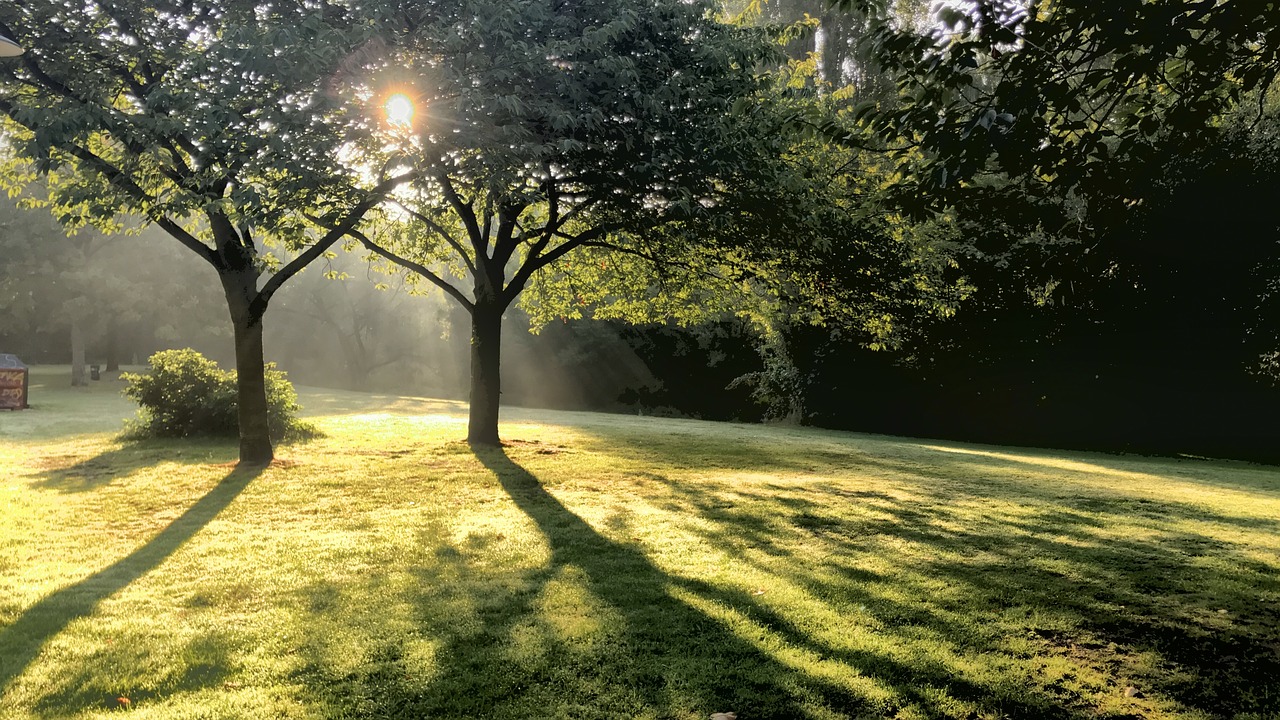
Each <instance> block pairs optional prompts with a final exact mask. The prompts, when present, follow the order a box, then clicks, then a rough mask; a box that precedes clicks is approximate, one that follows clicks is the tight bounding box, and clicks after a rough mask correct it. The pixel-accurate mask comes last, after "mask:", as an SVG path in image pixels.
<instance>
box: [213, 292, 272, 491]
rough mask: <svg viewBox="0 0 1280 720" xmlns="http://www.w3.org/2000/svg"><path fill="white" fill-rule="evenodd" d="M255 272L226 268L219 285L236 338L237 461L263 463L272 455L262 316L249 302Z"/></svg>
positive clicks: (246, 463)
mask: <svg viewBox="0 0 1280 720" xmlns="http://www.w3.org/2000/svg"><path fill="white" fill-rule="evenodd" d="M257 282H258V278H257V274H256V273H255V272H253V271H252V270H250V271H244V272H225V273H223V274H222V287H223V290H224V291H225V292H226V295H227V308H228V309H229V310H230V311H231V324H232V327H233V328H234V330H235V341H236V413H237V418H236V419H237V421H238V422H239V425H240V464H241V465H265V464H267V463H269V462H271V460H272V458H273V457H274V455H273V452H272V449H271V429H270V427H269V426H268V423H267V382H266V364H265V363H264V362H263V359H262V316H261V314H260V313H258V314H255V313H254V312H253V311H252V309H251V303H252V300H253V298H254V296H255V295H257V292H258V287H257Z"/></svg>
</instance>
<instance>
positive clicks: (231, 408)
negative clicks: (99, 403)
mask: <svg viewBox="0 0 1280 720" xmlns="http://www.w3.org/2000/svg"><path fill="white" fill-rule="evenodd" d="M148 362H149V363H150V364H151V371H150V372H149V373H146V374H144V375H135V374H132V373H125V374H123V375H121V376H120V377H121V379H122V380H124V381H126V382H127V383H128V385H127V386H126V387H125V389H124V394H125V396H127V397H128V398H129V399H131V400H133V401H135V402H137V403H138V405H139V406H140V411H139V417H138V419H137V420H136V421H135V422H134V423H132V424H131V426H130V428H129V434H130V435H131V436H134V437H193V436H215V437H235V436H236V434H237V427H238V424H237V420H236V419H237V408H236V401H237V392H236V374H235V372H234V371H227V370H223V369H221V368H219V367H218V365H217V363H215V362H213V361H212V360H209V359H208V358H206V357H204V356H203V355H201V354H200V353H198V352H196V351H195V350H191V349H190V348H185V349H182V350H164V351H161V352H158V353H156V354H155V355H152V356H151V359H150V360H149V361H148ZM266 383H267V408H268V415H267V417H268V422H269V423H270V428H271V437H272V439H274V440H279V439H282V438H290V437H301V436H306V435H309V434H311V433H312V432H313V430H312V429H311V427H310V426H309V425H307V424H306V423H304V422H302V421H300V420H298V411H299V410H300V409H301V407H300V406H299V405H298V394H297V392H295V391H294V389H293V385H292V383H290V382H289V380H288V378H286V377H285V374H284V373H283V372H281V371H279V370H276V369H275V366H274V365H268V366H267V368H266Z"/></svg>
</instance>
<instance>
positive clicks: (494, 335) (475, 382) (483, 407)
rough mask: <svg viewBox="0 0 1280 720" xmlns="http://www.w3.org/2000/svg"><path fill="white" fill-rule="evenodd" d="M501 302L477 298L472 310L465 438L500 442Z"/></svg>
mask: <svg viewBox="0 0 1280 720" xmlns="http://www.w3.org/2000/svg"><path fill="white" fill-rule="evenodd" d="M501 352H502V306H501V305H499V304H498V303H497V302H494V301H488V302H477V303H476V304H475V307H474V308H472V310H471V415H470V418H469V420H468V422H467V442H468V443H470V444H472V445H499V444H500V441H499V440H498V404H499V396H500V395H501V393H502V380H501V375H500V372H499V370H500V366H501Z"/></svg>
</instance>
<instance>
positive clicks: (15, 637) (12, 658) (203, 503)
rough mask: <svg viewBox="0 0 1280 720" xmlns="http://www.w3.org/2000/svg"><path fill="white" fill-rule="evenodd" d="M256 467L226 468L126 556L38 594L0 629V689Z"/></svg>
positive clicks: (155, 562) (218, 507)
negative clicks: (200, 494)
mask: <svg viewBox="0 0 1280 720" xmlns="http://www.w3.org/2000/svg"><path fill="white" fill-rule="evenodd" d="M261 472H262V469H261V468H238V469H235V470H233V471H231V473H230V474H228V475H227V476H226V477H225V478H223V479H222V481H220V482H219V483H218V484H217V485H216V486H214V487H213V489H211V490H210V491H209V492H208V493H206V494H205V495H204V496H203V497H202V498H200V499H199V500H197V501H196V502H195V504H193V505H192V506H191V507H189V508H187V510H186V512H184V513H183V514H182V515H181V516H179V517H178V518H177V519H175V520H174V521H173V522H171V523H170V524H169V525H168V526H167V527H165V529H164V530H161V531H160V532H159V533H157V534H156V535H155V536H154V537H152V538H151V539H150V540H148V541H147V542H146V543H145V544H144V545H142V546H141V547H139V548H138V549H137V550H134V551H133V552H132V553H130V554H129V555H128V556H126V557H124V558H121V559H119V560H117V561H116V562H114V563H112V564H111V565H109V566H107V567H105V568H103V569H101V570H99V571H97V572H95V573H94V574H92V575H90V576H88V577H86V578H84V579H83V580H80V581H79V582H77V583H74V584H72V585H68V586H66V587H64V588H62V589H60V590H57V591H56V592H54V593H52V594H50V595H48V596H46V597H44V598H42V599H41V600H40V601H39V602H37V603H36V604H35V605H33V606H31V607H29V608H27V609H26V610H25V611H24V612H23V613H22V615H21V616H19V617H18V619H17V620H16V621H14V622H13V623H12V624H11V625H9V626H7V627H4V628H0V690H3V689H4V688H7V687H8V686H9V685H10V684H11V683H12V682H13V681H14V680H15V679H16V678H17V677H18V676H19V675H21V674H22V672H23V671H24V670H25V669H26V668H27V667H28V666H29V665H30V664H31V662H32V661H33V660H35V659H36V657H37V656H38V655H39V654H40V650H41V648H43V647H44V645H45V643H46V642H48V641H49V640H50V639H52V638H53V637H54V636H56V635H57V634H58V633H60V632H62V631H63V630H64V629H65V628H66V627H67V626H68V625H70V624H71V623H72V622H74V621H75V620H78V619H80V618H83V617H88V616H89V615H91V614H92V613H93V612H94V609H95V608H96V607H97V606H98V604H99V603H101V602H102V601H103V600H106V599H107V598H109V597H111V596H112V595H115V594H116V593H118V592H120V591H121V590H123V589H124V588H126V587H128V586H129V585H130V584H131V583H133V582H134V581H135V580H137V579H138V578H140V577H142V576H143V575H145V574H147V573H148V572H150V571H152V570H154V569H155V568H156V567H158V566H159V565H160V564H161V563H162V562H164V560H165V559H166V558H168V557H169V556H170V555H172V554H173V553H174V552H175V551H176V550H177V549H178V548H180V547H181V546H182V545H183V544H184V543H186V542H187V541H188V540H190V539H191V538H192V537H193V536H194V535H195V534H196V533H198V532H199V531H200V530H201V529H202V528H204V527H205V526H206V525H208V524H209V522H210V521H212V520H213V519H214V518H215V517H217V515H218V514H219V513H221V512H222V511H223V510H224V509H225V508H226V507H227V506H228V505H230V504H231V502H232V501H233V500H235V499H236V497H237V496H239V494H240V492H241V491H242V490H244V488H245V487H246V486H247V485H248V484H249V482H250V481H251V480H253V479H254V478H255V477H257V476H258V475H259V474H260V473H261Z"/></svg>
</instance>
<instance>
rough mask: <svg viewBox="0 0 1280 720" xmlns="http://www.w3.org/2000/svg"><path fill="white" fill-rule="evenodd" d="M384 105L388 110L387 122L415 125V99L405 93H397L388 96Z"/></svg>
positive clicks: (400, 125) (398, 124) (399, 124)
mask: <svg viewBox="0 0 1280 720" xmlns="http://www.w3.org/2000/svg"><path fill="white" fill-rule="evenodd" d="M383 107H384V108H385V109H386V111H387V122H389V123H391V124H392V125H396V126H398V127H409V126H411V125H413V111H414V108H413V101H412V100H410V99H409V96H408V95H405V94H404V93H396V94H394V95H392V96H390V97H388V98H387V102H386V104H385V105H383Z"/></svg>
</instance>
